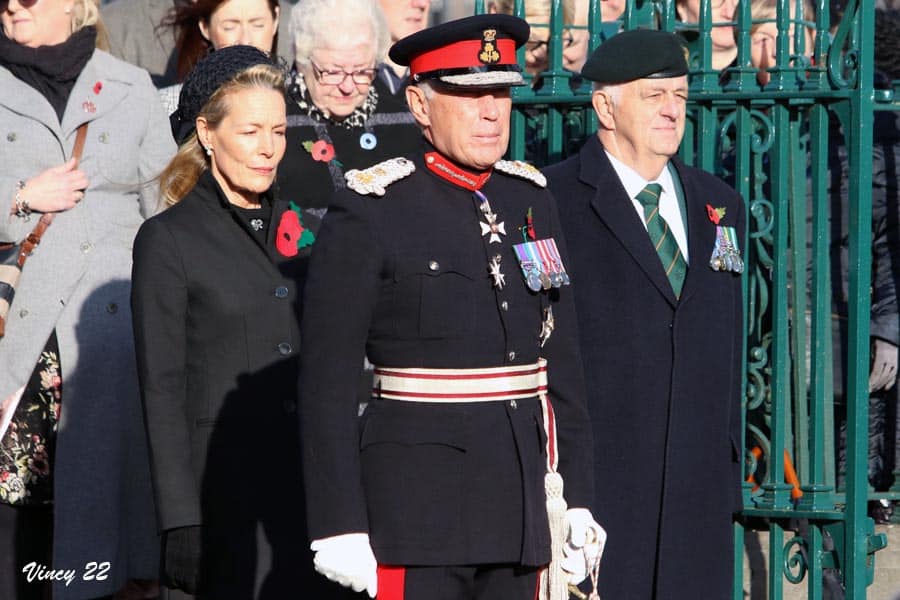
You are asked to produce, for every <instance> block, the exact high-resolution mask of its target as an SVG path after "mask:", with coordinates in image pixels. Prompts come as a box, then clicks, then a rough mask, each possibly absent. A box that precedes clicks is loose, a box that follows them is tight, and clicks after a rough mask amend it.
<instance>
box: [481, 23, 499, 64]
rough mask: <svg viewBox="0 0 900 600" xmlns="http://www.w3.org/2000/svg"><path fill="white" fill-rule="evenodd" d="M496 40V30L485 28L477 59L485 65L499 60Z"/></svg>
mask: <svg viewBox="0 0 900 600" xmlns="http://www.w3.org/2000/svg"><path fill="white" fill-rule="evenodd" d="M496 41H497V30H496V29H485V30H484V32H483V33H482V36H481V51H480V52H479V53H478V60H480V61H481V62H482V63H484V64H486V65H493V64H496V63H498V62H500V51H499V48H498V47H497V45H496V44H495V42H496Z"/></svg>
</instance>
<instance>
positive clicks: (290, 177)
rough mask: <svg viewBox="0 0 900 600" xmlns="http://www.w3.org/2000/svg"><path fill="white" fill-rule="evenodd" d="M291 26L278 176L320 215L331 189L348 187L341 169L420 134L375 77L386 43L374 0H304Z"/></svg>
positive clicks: (381, 156) (412, 142) (382, 156)
mask: <svg viewBox="0 0 900 600" xmlns="http://www.w3.org/2000/svg"><path fill="white" fill-rule="evenodd" d="M291 34H292V36H293V41H294V51H295V69H294V71H293V73H292V74H291V82H290V84H289V86H288V134H287V143H288V152H287V154H286V155H285V159H284V161H283V162H282V167H281V168H280V169H279V171H278V183H279V186H280V191H281V196H282V197H283V198H285V199H287V200H289V201H291V202H294V203H295V204H297V205H300V206H303V207H304V208H305V209H306V211H305V212H313V213H316V216H321V215H322V214H324V212H325V209H326V208H327V206H328V199H329V197H330V196H331V194H332V192H333V191H335V190H339V189H343V188H344V187H346V183H345V181H344V173H346V172H347V171H349V170H351V169H362V168H367V167H370V166H372V165H374V164H376V163H379V162H381V161H383V160H387V159H389V158H393V157H396V156H401V155H403V154H406V153H408V152H410V151H411V150H413V149H415V148H417V147H418V145H419V143H420V142H419V139H420V137H421V136H420V135H419V131H418V128H417V127H416V126H415V123H414V120H413V117H412V115H411V114H410V113H409V110H408V108H407V107H406V103H405V102H404V101H403V100H401V99H398V98H395V97H394V96H393V95H392V94H391V93H390V91H389V90H388V89H387V88H386V87H384V84H383V83H382V81H381V79H376V77H375V74H376V68H377V67H378V65H379V64H381V63H382V62H383V60H384V58H385V54H386V52H387V46H388V44H389V43H390V33H389V31H388V28H387V25H386V22H385V17H384V14H383V13H382V10H381V8H380V6H379V4H378V1H377V0H303V1H302V2H300V3H298V4H296V5H295V6H294V9H293V11H292V13H291ZM291 150H294V151H293V152H292V151H291ZM297 150H299V151H297Z"/></svg>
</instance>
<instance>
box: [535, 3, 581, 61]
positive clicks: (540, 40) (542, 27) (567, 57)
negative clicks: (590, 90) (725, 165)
mask: <svg viewBox="0 0 900 600" xmlns="http://www.w3.org/2000/svg"><path fill="white" fill-rule="evenodd" d="M526 19H527V20H528V22H529V24H531V33H530V34H529V36H528V41H527V42H525V70H526V71H528V72H529V73H531V74H532V75H537V74H538V73H541V72H543V71H546V70H547V69H548V68H549V64H550V57H549V50H550V44H549V40H550V27H549V23H550V18H549V15H547V14H546V13H543V14H539V15H537V14H528V15H527V16H526ZM580 33H581V32H580V31H578V32H574V31H572V30H571V29H563V31H562V40H561V41H562V47H563V68H565V69H568V70H569V71H580V70H581V66H582V65H583V64H584V60H585V52H586V51H587V44H586V42H587V37H586V36H580V35H578V34H580ZM585 33H586V32H585ZM582 38H583V40H584V41H585V44H581V43H579V42H581V41H582Z"/></svg>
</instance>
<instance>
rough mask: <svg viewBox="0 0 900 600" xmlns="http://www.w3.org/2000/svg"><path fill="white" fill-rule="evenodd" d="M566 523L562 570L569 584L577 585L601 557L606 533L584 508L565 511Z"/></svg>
mask: <svg viewBox="0 0 900 600" xmlns="http://www.w3.org/2000/svg"><path fill="white" fill-rule="evenodd" d="M566 523H567V525H568V533H567V534H566V544H565V546H563V556H564V558H563V560H562V568H563V571H565V572H566V573H567V574H568V575H569V583H573V584H579V583H581V582H582V581H584V580H585V578H586V577H587V576H588V573H590V570H591V567H592V566H593V565H594V564H595V563H596V562H597V561H598V560H600V556H602V555H603V547H604V546H605V545H606V531H605V530H604V529H603V528H602V527H600V525H599V524H598V523H597V522H596V521H595V520H594V517H593V515H591V511H589V510H588V509H586V508H570V509H569V510H567V511H566Z"/></svg>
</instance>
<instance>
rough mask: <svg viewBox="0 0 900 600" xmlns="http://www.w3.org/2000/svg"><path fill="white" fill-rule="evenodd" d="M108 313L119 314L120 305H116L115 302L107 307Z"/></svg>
mask: <svg viewBox="0 0 900 600" xmlns="http://www.w3.org/2000/svg"><path fill="white" fill-rule="evenodd" d="M106 312H108V313H109V314H111V315H114V314H116V313H117V312H119V305H118V304H116V303H115V302H110V303H109V304H107V305H106Z"/></svg>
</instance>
